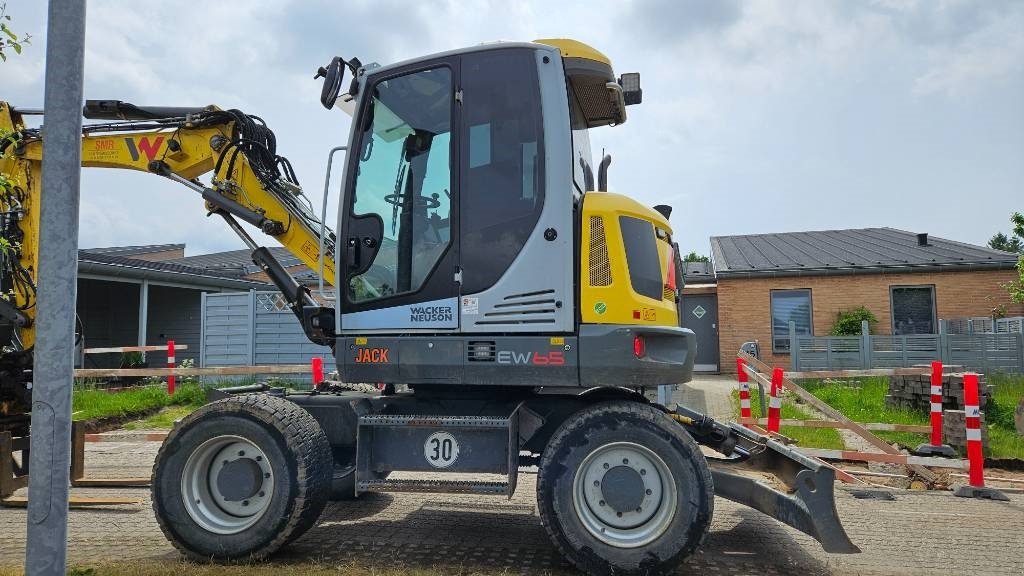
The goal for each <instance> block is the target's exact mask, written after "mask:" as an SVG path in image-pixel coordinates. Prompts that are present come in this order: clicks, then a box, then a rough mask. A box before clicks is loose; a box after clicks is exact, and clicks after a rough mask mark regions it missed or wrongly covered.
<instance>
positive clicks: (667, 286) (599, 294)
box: [580, 192, 678, 326]
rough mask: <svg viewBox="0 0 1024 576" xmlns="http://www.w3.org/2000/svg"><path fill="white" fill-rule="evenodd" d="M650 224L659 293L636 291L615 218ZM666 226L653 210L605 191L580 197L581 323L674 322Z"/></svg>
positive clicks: (673, 290) (675, 310)
mask: <svg viewBox="0 0 1024 576" xmlns="http://www.w3.org/2000/svg"><path fill="white" fill-rule="evenodd" d="M623 216H625V217H629V218H636V219H639V220H643V221H645V222H649V223H650V234H651V236H652V237H653V238H654V241H655V245H656V246H657V250H658V260H659V264H660V268H661V279H662V285H663V287H662V293H661V298H652V297H650V296H647V295H644V294H640V293H638V292H637V291H636V290H635V289H634V287H633V282H632V281H631V275H630V269H629V262H628V259H627V255H626V241H625V239H624V237H623V229H622V226H621V224H620V222H621V220H620V218H621V217H623ZM671 238H672V228H671V226H670V225H669V223H668V220H666V219H665V217H664V216H662V215H661V214H659V213H658V212H656V211H654V210H652V209H650V208H648V207H646V206H644V205H643V204H640V203H639V202H637V201H636V200H633V199H632V198H629V197H628V196H623V195H621V194H615V193H611V192H588V193H587V194H585V195H584V197H583V225H582V238H581V250H580V252H581V258H580V267H581V274H580V308H581V310H580V313H581V314H580V317H581V319H582V321H583V323H584V324H634V325H635V324H640V325H649V326H676V325H677V324H678V313H677V303H676V295H677V291H676V289H675V286H673V285H672V284H673V282H672V279H673V276H674V272H673V255H672V250H673V248H672V241H671Z"/></svg>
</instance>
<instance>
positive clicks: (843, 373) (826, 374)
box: [783, 368, 932, 380]
mask: <svg viewBox="0 0 1024 576" xmlns="http://www.w3.org/2000/svg"><path fill="white" fill-rule="evenodd" d="M931 373H932V372H931V370H930V369H925V368H872V369H870V370H805V371H802V372H784V373H783V376H784V377H786V378H789V379H792V380H804V379H811V378H814V379H818V380H820V379H823V378H869V377H872V376H928V375H930V374H931Z"/></svg>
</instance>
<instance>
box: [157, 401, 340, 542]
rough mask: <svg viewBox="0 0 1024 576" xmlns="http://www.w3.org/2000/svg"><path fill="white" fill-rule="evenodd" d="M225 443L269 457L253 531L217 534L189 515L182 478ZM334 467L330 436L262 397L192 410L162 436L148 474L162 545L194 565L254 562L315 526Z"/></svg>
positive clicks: (304, 415) (285, 404) (304, 416)
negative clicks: (200, 456) (205, 451)
mask: <svg viewBox="0 0 1024 576" xmlns="http://www.w3.org/2000/svg"><path fill="white" fill-rule="evenodd" d="M228 436H234V437H240V438H243V439H245V440H246V441H248V442H251V443H252V444H253V445H254V446H256V447H257V448H258V449H260V450H262V451H263V453H264V454H266V462H267V464H268V465H269V466H270V469H271V470H272V475H273V478H274V484H273V489H272V490H271V496H270V498H269V500H268V501H267V503H266V504H265V509H264V512H263V513H262V515H261V516H260V517H259V518H258V520H256V521H255V523H254V524H252V525H251V526H248V527H246V528H245V529H244V530H242V531H240V532H238V533H234V534H217V533H214V532H211V531H209V530H207V529H206V528H204V527H203V526H202V525H201V524H199V523H197V522H196V520H195V519H194V518H193V516H191V515H190V513H189V511H188V510H187V509H186V507H185V503H184V497H183V481H182V477H183V471H184V470H185V466H186V462H188V460H189V457H190V456H191V455H192V454H193V452H194V451H196V450H197V449H199V448H200V447H201V446H203V445H204V443H206V442H208V441H211V440H214V439H217V438H219V437H228ZM331 466H332V457H331V446H330V443H329V442H328V440H327V435H326V434H324V431H323V429H321V428H320V425H319V424H318V423H317V421H316V420H315V419H314V418H313V417H312V416H311V415H310V414H309V413H308V412H306V411H305V410H304V409H303V408H302V407H300V406H298V405H296V404H294V403H292V402H289V401H288V400H285V399H283V398H277V397H273V396H269V395H266V394H248V395H244V396H233V397H230V398H225V399H223V400H219V401H217V402H213V403H210V404H207V405H206V406H203V407H202V408H200V409H199V410H196V411H195V412H193V413H192V414H190V415H189V416H187V417H186V418H185V419H184V420H182V421H181V423H179V424H178V425H176V426H175V427H174V430H172V431H171V433H170V434H169V435H168V436H167V439H166V440H165V441H164V443H163V445H162V446H161V447H160V451H159V453H158V454H157V457H156V463H155V464H154V466H153V478H152V486H153V489H152V490H153V510H154V512H155V513H156V519H157V522H158V523H159V524H160V529H161V530H163V533H164V535H165V536H166V537H167V539H168V540H170V541H171V543H172V544H174V546H175V547H176V548H177V549H178V550H180V551H181V552H182V553H184V554H185V555H186V556H188V557H189V558H191V559H193V560H198V561H210V560H213V561H216V562H229V561H233V560H241V559H245V560H250V559H254V560H258V559H262V558H265V557H266V556H268V555H269V554H272V553H273V552H275V551H276V550H277V549H279V548H280V547H281V546H283V545H285V544H287V543H288V542H290V541H292V540H294V539H296V538H298V537H299V536H301V535H302V534H303V533H304V532H305V531H306V530H308V529H309V528H310V527H312V526H313V524H314V523H315V522H316V520H317V518H318V517H319V516H320V513H321V512H322V511H323V509H324V506H325V505H326V503H327V499H328V497H329V495H330V487H331ZM257 477H258V476H257ZM261 495H262V494H261ZM215 505H216V504H214V506H215Z"/></svg>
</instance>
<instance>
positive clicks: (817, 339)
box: [794, 336, 863, 370]
mask: <svg viewBox="0 0 1024 576" xmlns="http://www.w3.org/2000/svg"><path fill="white" fill-rule="evenodd" d="M795 340H796V343H795V344H794V346H797V347H798V348H797V354H796V355H795V357H796V358H798V362H799V364H800V366H801V368H800V370H832V369H834V370H846V369H855V368H861V367H863V356H862V353H861V342H862V339H861V337H860V336H796V337H795Z"/></svg>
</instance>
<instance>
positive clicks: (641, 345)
mask: <svg viewBox="0 0 1024 576" xmlns="http://www.w3.org/2000/svg"><path fill="white" fill-rule="evenodd" d="M646 354H647V344H646V343H645V342H644V337H643V336H641V335H639V334H637V335H636V336H633V355H634V356H636V357H637V358H643V357H644V356H645V355H646Z"/></svg>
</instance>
